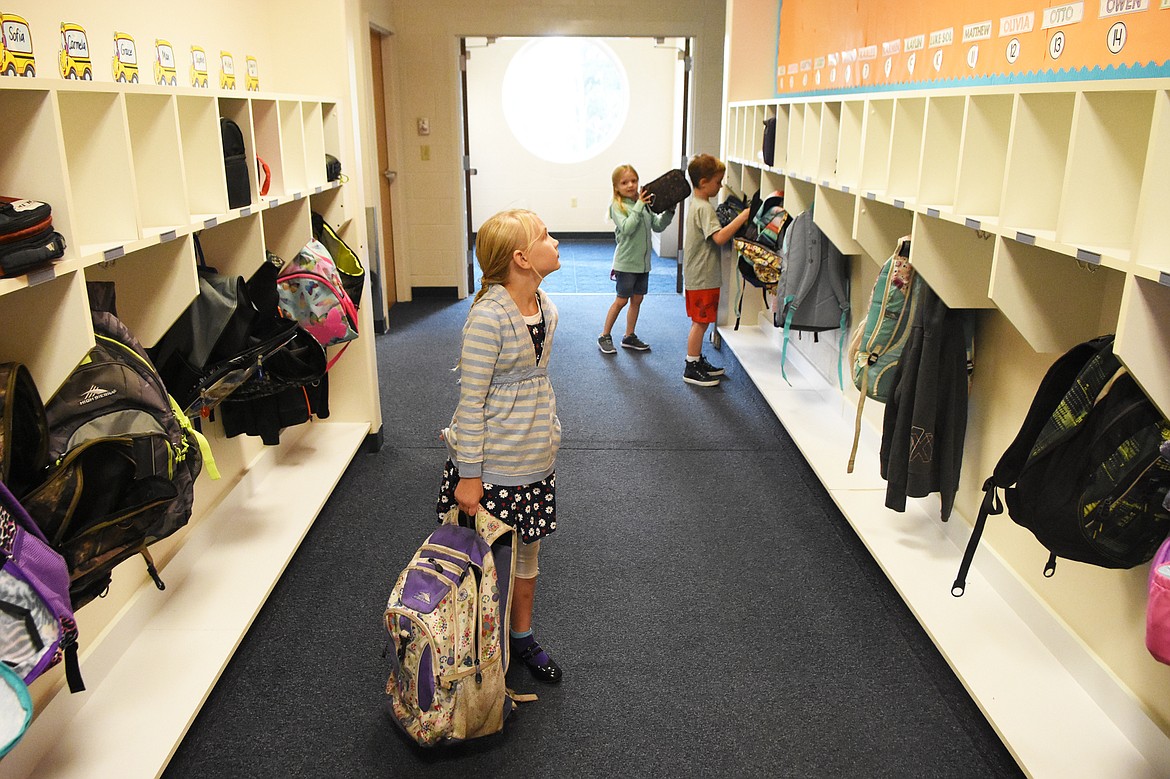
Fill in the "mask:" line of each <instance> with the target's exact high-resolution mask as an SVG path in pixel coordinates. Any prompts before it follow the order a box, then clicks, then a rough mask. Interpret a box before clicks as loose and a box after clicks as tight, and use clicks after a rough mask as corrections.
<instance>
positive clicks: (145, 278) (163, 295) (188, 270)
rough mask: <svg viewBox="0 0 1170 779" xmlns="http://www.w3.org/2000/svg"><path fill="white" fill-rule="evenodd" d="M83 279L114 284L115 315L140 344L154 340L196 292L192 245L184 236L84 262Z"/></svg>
mask: <svg viewBox="0 0 1170 779" xmlns="http://www.w3.org/2000/svg"><path fill="white" fill-rule="evenodd" d="M85 280H86V281H112V282H114V285H115V294H116V300H117V307H118V318H119V319H121V320H122V321H123V322H124V323H125V324H126V327H128V328H130V332H132V333H134V335H135V337H137V338H138V340H139V342H141V343H142V345H143V346H146V347H151V346H154V345H155V344H156V343H158V339H159V338H161V337H162V336H163V334H164V333H166V331H167V330H168V329H169V328H170V326H171V324H172V323H173V322H174V321H175V319H177V318H178V316H179V315H180V314H182V313H183V311H184V310H186V308H187V306H188V305H189V304H190V303H191V301H192V300H194V299H195V296H196V295H198V294H199V279H198V275H197V273H196V270H195V249H194V245H193V243H192V239H191V236H190V235H188V234H184V235H183V236H182V237H179V238H175V239H173V240H170V241H165V242H163V243H158V244H154V245H153V246H148V247H146V248H145V249H141V250H139V251H136V252H133V253H131V254H127V255H124V256H122V257H119V258H117V259H115V260H109V261H106V262H102V263H98V264H97V265H90V266H89V267H87V268H86V269H85Z"/></svg>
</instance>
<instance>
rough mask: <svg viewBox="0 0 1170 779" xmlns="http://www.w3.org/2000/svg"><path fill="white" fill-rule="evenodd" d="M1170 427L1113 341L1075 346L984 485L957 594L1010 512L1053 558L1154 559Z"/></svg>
mask: <svg viewBox="0 0 1170 779" xmlns="http://www.w3.org/2000/svg"><path fill="white" fill-rule="evenodd" d="M1167 439H1170V425H1168V424H1167V422H1166V420H1165V419H1164V418H1163V417H1162V414H1161V412H1160V411H1158V409H1157V407H1155V406H1154V404H1153V403H1151V402H1150V400H1149V399H1148V398H1147V397H1146V396H1145V393H1143V392H1142V390H1141V388H1140V387H1139V386H1138V385H1137V382H1136V381H1134V379H1133V377H1132V376H1130V375H1129V373H1127V372H1125V371H1124V370H1123V369H1122V366H1121V361H1120V360H1119V359H1118V358H1117V357H1116V355H1114V354H1113V336H1112V335H1103V336H1100V337H1098V338H1095V339H1093V340H1092V341H1087V342H1085V343H1082V344H1079V345H1078V346H1074V347H1073V348H1072V349H1071V350H1069V351H1068V352H1066V353H1065V354H1064V355H1063V356H1062V357H1061V358H1060V359H1058V360H1057V361H1056V362H1055V363H1054V364H1053V365H1052V367H1051V368H1049V369H1048V372H1047V373H1046V374H1045V375H1044V379H1043V381H1041V382H1040V388H1039V389H1038V390H1036V396H1035V398H1034V399H1033V400H1032V405H1031V407H1030V408H1029V409H1028V415H1027V416H1026V417H1025V419H1024V424H1023V425H1022V426H1021V428H1020V432H1019V433H1018V434H1017V435H1016V438H1015V440H1014V441H1012V443H1011V445H1010V446H1009V447H1008V449H1007V451H1006V452H1004V453H1003V456H1002V457H1001V458H1000V459H999V462H998V463H997V464H996V466H995V471H994V472H993V473H992V475H991V476H990V477H989V478H988V479H987V481H986V482H984V484H983V493H984V496H983V503H982V505H981V506H980V507H979V516H978V518H977V519H976V521H975V528H974V530H973V531H972V533H971V540H970V541H969V542H968V544H967V550H966V552H965V553H964V555H963V562H962V564H961V565H960V567H959V574H958V576H957V577H956V578H955V583H954V585H952V588H951V594H952V595H955V596H956V597H958V596H960V595H962V594H963V590H964V589H965V588H966V585H967V571H968V570H969V569H970V567H971V560H972V558H973V557H974V555H975V548H976V547H977V546H978V544H979V538H980V536H981V535H982V534H983V527H984V525H985V524H986V523H987V517H988V516H989V515H992V514H1001V513H1003V504H1002V503H1001V502H1000V500H999V494H998V493H999V490H1000V489H1003V490H1004V491H1005V499H1006V500H1007V507H1008V514H1009V515H1010V516H1011V518H1012V521H1013V522H1015V523H1016V524H1018V525H1022V526H1023V527H1026V528H1028V530H1030V531H1032V534H1033V535H1035V536H1036V540H1038V541H1039V542H1040V543H1041V544H1043V545H1044V546H1045V547H1046V548H1047V549H1048V550H1049V552H1050V554H1049V557H1048V563H1047V565H1045V566H1044V575H1045V576H1052V575H1053V574H1054V573H1055V572H1056V558H1057V557H1065V558H1067V559H1069V560H1077V561H1079V562H1082V563H1089V564H1090V565H1099V566H1102V567H1104V568H1133V567H1134V566H1137V565H1141V564H1142V563H1145V562H1148V561H1149V560H1150V558H1151V557H1153V556H1154V552H1155V551H1157V549H1158V546H1159V545H1160V544H1161V543H1162V541H1163V540H1164V539H1165V538H1166V535H1167V532H1170V511H1167V510H1166V509H1165V508H1164V506H1163V502H1164V500H1165V498H1166V494H1167V492H1168V491H1170V462H1167V461H1166V460H1164V459H1162V458H1161V457H1160V456H1159V447H1160V446H1161V444H1162V442H1163V441H1165V440H1167Z"/></svg>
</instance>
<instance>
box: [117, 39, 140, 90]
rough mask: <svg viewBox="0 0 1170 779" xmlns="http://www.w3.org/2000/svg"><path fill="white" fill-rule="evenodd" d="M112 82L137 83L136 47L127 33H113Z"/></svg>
mask: <svg viewBox="0 0 1170 779" xmlns="http://www.w3.org/2000/svg"><path fill="white" fill-rule="evenodd" d="M114 81H120V82H122V83H123V84H125V83H126V82H127V81H129V82H130V83H131V84H137V83H138V47H137V46H135V45H134V38H133V37H132V36H131V35H130V34H129V33H125V32H116V33H114Z"/></svg>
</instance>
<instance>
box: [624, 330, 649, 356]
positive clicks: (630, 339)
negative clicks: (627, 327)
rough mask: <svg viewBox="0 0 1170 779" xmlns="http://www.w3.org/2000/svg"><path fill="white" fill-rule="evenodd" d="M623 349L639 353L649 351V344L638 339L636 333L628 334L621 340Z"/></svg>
mask: <svg viewBox="0 0 1170 779" xmlns="http://www.w3.org/2000/svg"><path fill="white" fill-rule="evenodd" d="M622 348H623V349H637V350H638V351H639V352H645V351H649V350H650V344H648V343H646V342H645V341H643V340H642V339H641V338H639V337H638V334H637V333H630V334H629V335H627V336H626V337H625V338H623V339H622Z"/></svg>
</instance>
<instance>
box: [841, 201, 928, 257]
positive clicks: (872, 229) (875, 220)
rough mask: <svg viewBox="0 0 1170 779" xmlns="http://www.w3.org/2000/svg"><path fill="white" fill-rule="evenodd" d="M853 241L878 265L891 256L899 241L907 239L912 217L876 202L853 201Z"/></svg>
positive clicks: (910, 214) (908, 212)
mask: <svg viewBox="0 0 1170 779" xmlns="http://www.w3.org/2000/svg"><path fill="white" fill-rule="evenodd" d="M855 209H856V210H855V217H854V228H853V237H854V239H855V240H856V241H857V245H858V246H860V247H861V249H862V251H864V252H865V254H866V255H867V256H869V257H870V259H872V260H873V261H874V262H876V263H877V264H878V265H881V264H882V263H884V262H885V261H886V260H887V259H889V256H890V255H891V254H893V253H894V247H895V246H897V245H898V239H899V238H902V237H903V236H906V235H910V234H911V232H912V230H913V228H914V214H913V212H911V211H907V210H906V209H904V208H895V207H894V206H891V205H887V204H886V203H883V202H881V201H880V200H878V199H877V198H871V197H859V198H856V207H855Z"/></svg>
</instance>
